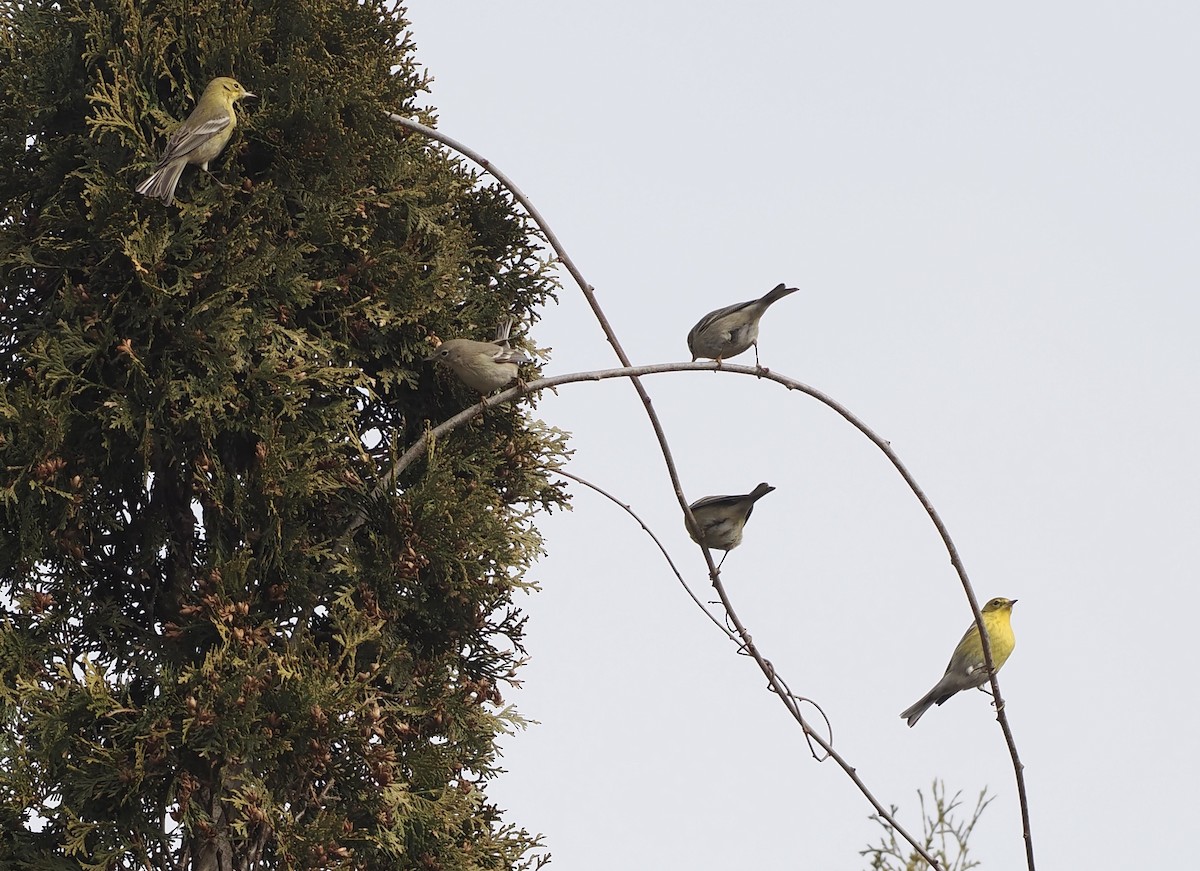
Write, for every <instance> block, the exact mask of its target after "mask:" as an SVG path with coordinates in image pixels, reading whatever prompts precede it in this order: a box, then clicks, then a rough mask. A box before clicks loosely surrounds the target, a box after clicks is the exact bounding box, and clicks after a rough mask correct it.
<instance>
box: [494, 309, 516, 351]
mask: <svg viewBox="0 0 1200 871" xmlns="http://www.w3.org/2000/svg"><path fill="white" fill-rule="evenodd" d="M512 328H513V316H512V315H509V316H508V317H507V318H505V319H504V320H502V321H501V322H500V323H499V325H498V326H497V327H496V341H497V342H502V343H504V344H508V334H509V333H511V332H512Z"/></svg>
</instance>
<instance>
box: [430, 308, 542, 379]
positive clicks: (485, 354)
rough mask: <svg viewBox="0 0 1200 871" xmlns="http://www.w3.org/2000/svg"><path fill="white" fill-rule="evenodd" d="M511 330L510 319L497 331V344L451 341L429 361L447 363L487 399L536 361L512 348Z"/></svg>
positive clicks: (437, 350)
mask: <svg viewBox="0 0 1200 871" xmlns="http://www.w3.org/2000/svg"><path fill="white" fill-rule="evenodd" d="M511 329H512V319H511V318H510V319H509V320H508V321H506V322H505V323H504V324H501V326H500V328H499V329H498V330H497V331H496V341H495V342H477V341H475V340H474V339H450V340H448V341H445V342H442V343H441V344H440V345H438V346H437V349H436V350H435V351H434V352H433V353H432V354H430V355H429V356H428V357H426V358H425V359H426V361H434V360H436V361H437V362H439V363H445V364H446V365H447V366H449V367H450V368H451V369H453V370H454V374H456V375H457V376H458V377H459V378H460V379H461V380H462V382H463V383H464V384H466V385H467V386H468V387H470V388H471V389H472V390H476V391H478V392H479V393H480V394H481V395H483V396H486V395H487V394H489V393H491V392H493V391H494V390H499V389H500V388H501V387H503V386H504V385H505V384H507V383H508V382H510V381H512V380H513V379H514V378H516V377H517V371H518V367H519V366H520V365H521V364H522V363H532V362H533V361H532V360H531V359H530V358H529V357H528V356H526V354H525V352H524V351H519V350H514V349H513V348H510V347H509V346H508V333H509V331H510V330H511Z"/></svg>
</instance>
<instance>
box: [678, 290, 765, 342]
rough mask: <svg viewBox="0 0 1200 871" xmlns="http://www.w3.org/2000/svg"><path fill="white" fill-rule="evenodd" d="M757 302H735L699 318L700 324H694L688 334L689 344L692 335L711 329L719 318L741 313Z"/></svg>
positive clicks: (753, 300)
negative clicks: (737, 312)
mask: <svg viewBox="0 0 1200 871" xmlns="http://www.w3.org/2000/svg"><path fill="white" fill-rule="evenodd" d="M757 302H758V300H757V299H751V300H747V301H746V302H736V303H734V304H733V305H727V306H725V307H724V308H719V309H717V310H716V311H711V312H709V313H708V314H706V315H705V316H704V317H702V318H700V323H698V324H696V326H694V327H692V331H691V332H690V333H688V341H689V343H690V342H691V339H692V337H693V336H694V335H696V334H697V333H702V332H704V331H705V330H706V329H708V328H709V327H711V326H712V325H713V324H714V323H716V322H717V321H719V320H720V319H721V318H723V317H725V316H726V315H731V314H733V313H734V312H736V311H741V310H742V309H744V308H745V307H746V306H748V305H754V304H755V303H757Z"/></svg>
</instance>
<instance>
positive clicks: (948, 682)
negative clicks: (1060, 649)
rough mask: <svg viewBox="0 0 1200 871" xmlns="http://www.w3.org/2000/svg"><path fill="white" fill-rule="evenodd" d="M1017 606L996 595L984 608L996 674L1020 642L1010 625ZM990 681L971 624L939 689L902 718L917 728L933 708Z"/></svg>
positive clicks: (981, 650) (985, 626) (1013, 600)
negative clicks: (931, 707) (953, 696)
mask: <svg viewBox="0 0 1200 871" xmlns="http://www.w3.org/2000/svg"><path fill="white" fill-rule="evenodd" d="M1015 604H1017V600H1016V599H1005V598H1004V597H1002V596H997V597H996V598H995V599H992V600H991V601H990V602H988V603H987V604H986V605H984V606H983V609H982V611H981V612H980V613H981V615H982V616H983V625H984V628H985V629H987V635H988V645H989V646H990V647H991V649H992V663H993V664H994V665H995V666H996V671H999V670H1000V666H1002V665H1004V663H1005V662H1007V661H1008V657H1009V654H1011V653H1012V652H1013V647H1014V646H1015V645H1016V643H1017V642H1016V638H1015V637H1014V636H1013V631H1012V622H1011V618H1012V607H1013V605H1015ZM987 681H988V671H987V667H986V665H985V663H984V661H983V644H982V643H981V642H980V640H979V627H978V626H977V625H975V624H974V623H972V624H971V628H970V629H968V630H967V633H966V635H964V636H963V637H962V641H960V642H958V647H956V648H954V655H953V656H951V657H950V664H949V665H947V666H946V673H945V674H944V675H943V676H942V679H941V680H940V681H938V682H937V686H935V687H934V688H933V689H931V690H930V691H929V692H927V693H926V694H925V695H924V696H922V697H921V700H920V701H918V702H917V703H916V704H915V705H913V706H912V707H911V708H909V709H908V710H907V711H905V712H904V713H903V714H901V715H900V716H901V718H903V719H905V720H908V725H909V726H910V727H912V726H915V725H916V724H917V720H919V719H921V715H922V714H924V713H925V712H926V711H927V710H929V707H930V705H935V704H937V705H940V704H942V703H943V702H945V701H946V699H948V698H950V697H951V696H952V695H954V694H955V693H957V692H959V691H960V690H969V689H974V688H975V687H980V686H983V685H984V684H985V683H987Z"/></svg>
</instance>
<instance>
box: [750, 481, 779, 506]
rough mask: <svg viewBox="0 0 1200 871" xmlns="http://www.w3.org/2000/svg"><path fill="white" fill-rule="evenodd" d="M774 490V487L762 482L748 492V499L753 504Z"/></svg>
mask: <svg viewBox="0 0 1200 871" xmlns="http://www.w3.org/2000/svg"><path fill="white" fill-rule="evenodd" d="M774 489H775V488H774V487H772V486H771V485H770V484H768V483H766V482H765V481H764V482H763V483H761V484H759V485H758V486H757V487H755V488H754V489H753V490H751V491H750V499H751V501H753V502H757V501H758V500H759V499H761V498H762V497H764V496H766V495H767V494H768V493H770V492H771V491H772V490H774Z"/></svg>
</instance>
